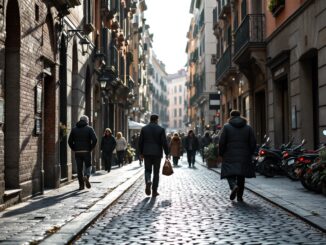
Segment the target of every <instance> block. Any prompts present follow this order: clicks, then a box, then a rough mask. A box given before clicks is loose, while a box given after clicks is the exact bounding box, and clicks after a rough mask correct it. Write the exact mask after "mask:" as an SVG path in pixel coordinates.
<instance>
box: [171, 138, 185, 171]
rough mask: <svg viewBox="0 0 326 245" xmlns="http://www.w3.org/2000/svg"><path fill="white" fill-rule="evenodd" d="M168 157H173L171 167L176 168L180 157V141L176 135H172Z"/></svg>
mask: <svg viewBox="0 0 326 245" xmlns="http://www.w3.org/2000/svg"><path fill="white" fill-rule="evenodd" d="M169 146H170V155H171V156H172V157H173V165H174V166H177V165H178V162H179V159H180V156H181V155H182V141H181V138H180V137H179V134H178V133H174V134H173V137H172V139H171V142H170V145H169Z"/></svg>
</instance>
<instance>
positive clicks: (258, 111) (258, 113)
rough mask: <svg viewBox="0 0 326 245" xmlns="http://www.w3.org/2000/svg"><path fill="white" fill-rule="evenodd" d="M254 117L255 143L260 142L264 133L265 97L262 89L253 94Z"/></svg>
mask: <svg viewBox="0 0 326 245" xmlns="http://www.w3.org/2000/svg"><path fill="white" fill-rule="evenodd" d="M255 117H256V118H255V130H256V138H257V143H258V144H261V143H262V142H263V141H264V135H265V134H266V99H265V91H264V90H261V91H259V92H257V93H256V94H255Z"/></svg>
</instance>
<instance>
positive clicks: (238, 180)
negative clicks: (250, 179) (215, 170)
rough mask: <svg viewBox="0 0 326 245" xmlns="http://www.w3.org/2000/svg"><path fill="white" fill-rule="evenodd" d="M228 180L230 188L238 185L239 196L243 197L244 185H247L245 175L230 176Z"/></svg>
mask: <svg viewBox="0 0 326 245" xmlns="http://www.w3.org/2000/svg"><path fill="white" fill-rule="evenodd" d="M226 179H227V180H228V183H229V186H230V189H231V190H233V188H234V187H235V186H236V185H237V186H238V192H237V196H238V197H242V196H243V191H244V186H245V177H243V176H230V177H227V178H226Z"/></svg>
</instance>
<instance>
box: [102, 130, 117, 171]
mask: <svg viewBox="0 0 326 245" xmlns="http://www.w3.org/2000/svg"><path fill="white" fill-rule="evenodd" d="M116 144H117V142H116V141H115V138H114V136H113V135H112V131H111V129H109V128H106V129H105V131H104V135H103V137H102V140H101V151H102V161H103V162H104V167H105V170H106V171H108V173H110V171H111V165H112V155H113V150H114V149H115V147H116Z"/></svg>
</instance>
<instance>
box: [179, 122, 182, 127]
mask: <svg viewBox="0 0 326 245" xmlns="http://www.w3.org/2000/svg"><path fill="white" fill-rule="evenodd" d="M179 128H182V120H179Z"/></svg>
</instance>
